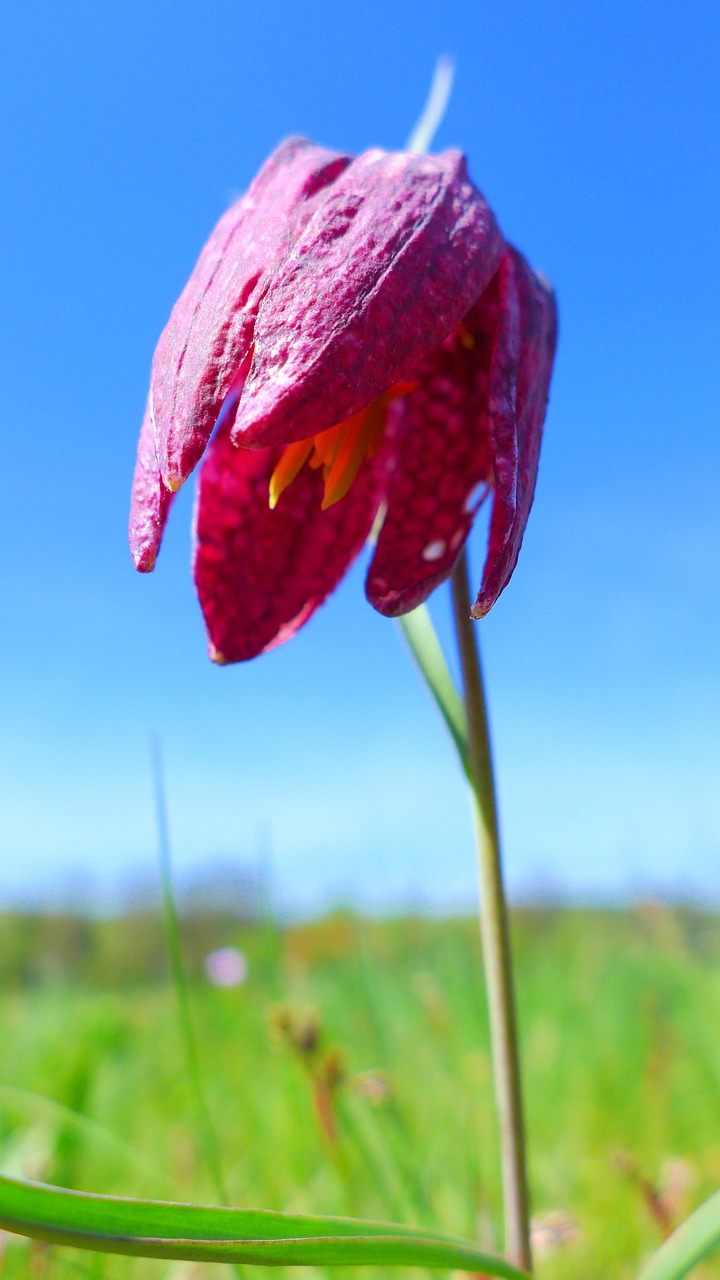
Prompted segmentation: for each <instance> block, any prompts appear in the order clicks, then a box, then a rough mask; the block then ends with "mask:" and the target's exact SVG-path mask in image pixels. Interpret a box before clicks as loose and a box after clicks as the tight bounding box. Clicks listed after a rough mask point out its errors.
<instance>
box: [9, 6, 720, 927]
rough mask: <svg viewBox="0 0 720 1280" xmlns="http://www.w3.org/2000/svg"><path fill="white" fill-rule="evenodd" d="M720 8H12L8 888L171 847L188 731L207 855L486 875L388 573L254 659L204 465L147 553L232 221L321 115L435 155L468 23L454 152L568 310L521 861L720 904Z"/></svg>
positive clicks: (566, 878)
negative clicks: (214, 521) (438, 79)
mask: <svg viewBox="0 0 720 1280" xmlns="http://www.w3.org/2000/svg"><path fill="white" fill-rule="evenodd" d="M719 27H720V19H719V18H718V12H717V7H716V6H715V5H714V4H711V3H707V4H704V3H690V4H682V5H681V4H680V3H655V4H650V3H640V4H635V5H627V4H626V3H604V4H600V5H598V6H580V5H577V4H576V3H573V2H572V0H564V2H563V0H559V2H558V3H551V4H543V5H539V4H535V3H529V0H526V2H523V0H519V2H518V3H514V4H511V5H508V4H506V3H500V2H499V0H493V2H491V3H487V4H483V5H478V4H477V2H476V0H446V2H445V3H443V4H442V5H440V4H431V3H423V2H422V0H413V2H412V3H410V2H409V0H397V2H396V3H394V4H393V5H392V6H387V5H386V4H381V3H379V0H370V2H369V3H365V4H362V5H337V4H334V3H330V2H329V0H314V3H313V4H312V5H311V4H309V3H299V2H294V0H284V2H283V3H280V2H279V0H265V2H264V3H262V4H259V5H258V4H254V5H250V4H245V3H241V2H240V0H203V2H202V3H200V0H189V2H188V3H185V4H181V5H178V4H177V3H175V2H173V3H170V0H167V2H166V0H142V3H141V2H140V0H123V3H122V4H120V3H115V2H114V0H107V2H106V3H104V4H101V5H98V4H95V3H92V2H91V0H67V2H66V3H63V4H62V5H58V4H55V3H46V4H42V3H34V2H33V0H29V3H28V4H26V5H24V6H20V7H18V6H13V7H12V9H8V10H7V11H6V13H5V15H4V17H3V18H2V19H1V20H0V28H1V30H0V86H1V87H0V96H1V97H2V99H3V101H2V104H1V105H2V110H1V111H0V142H1V144H2V154H3V157H4V167H5V183H4V188H5V189H4V192H3V195H2V201H1V203H0V231H1V233H2V245H3V250H4V252H3V254H2V267H1V273H2V285H1V287H2V296H3V300H4V305H3V307H2V312H1V313H0V330H1V333H0V349H1V350H2V377H1V378H0V414H1V415H2V422H3V442H4V443H3V462H2V468H1V469H0V499H1V501H0V522H1V523H2V546H3V549H4V554H3V557H2V568H1V569H0V573H1V574H2V579H3V598H4V603H5V621H4V625H3V627H2V629H1V630H0V668H1V670H2V684H1V687H2V693H1V695H0V697H1V704H0V708H1V710H0V811H1V812H2V823H1V827H0V894H4V895H5V896H6V897H7V896H9V895H10V896H12V895H15V896H17V895H23V894H26V895H27V894H31V893H37V892H42V891H44V890H45V889H46V888H47V887H50V886H55V885H57V884H59V883H61V882H62V881H63V880H64V879H66V878H67V877H69V876H77V875H78V874H80V873H82V874H83V875H85V876H87V877H88V879H89V881H90V882H91V884H92V885H94V886H95V887H96V888H97V890H98V891H102V892H103V893H104V894H105V896H106V897H107V896H108V895H112V894H114V893H120V892H121V888H122V885H123V883H124V882H125V881H126V880H127V878H128V877H130V876H136V875H142V874H143V873H149V874H152V873H153V869H154V859H155V851H154V821H153V813H152V804H151V787H150V778H149V758H148V737H149V734H150V732H151V730H153V729H155V730H157V731H158V732H159V733H160V734H161V735H162V739H163V743H164V750H165V756H166V764H167V779H168V797H169V803H170V809H171V826H172V832H173V843H174V849H175V856H176V860H177V862H178V864H179V865H180V867H181V868H183V869H184V870H189V869H192V868H201V867H203V866H207V865H210V864H211V863H212V862H214V861H216V860H218V859H232V858H238V859H242V858H248V859H251V860H252V859H255V858H256V857H257V856H258V850H259V849H260V848H262V849H265V850H266V851H269V857H270V861H271V865H272V874H273V879H274V883H275V888H276V891H277V893H278V895H279V896H280V897H281V898H282V899H283V901H286V902H292V903H295V904H302V905H306V906H309V905H312V904H314V903H317V902H320V901H327V900H329V899H332V898H337V897H345V898H347V897H351V896H353V897H355V898H356V899H358V900H360V901H364V902H373V903H376V904H382V903H389V902H393V901H394V902H399V901H407V900H409V901H422V902H425V903H426V904H427V905H437V906H442V905H457V904H459V903H463V902H465V903H467V902H470V901H471V900H472V893H473V889H474V864H473V850H472V838H471V830H470V824H469V818H468V810H467V800H466V796H465V793H464V790H463V786H462V784H461V782H460V780H459V778H458V776H457V772H456V768H455V764H454V760H453V758H452V754H451V751H450V749H449V747H448V745H447V743H446V741H445V738H444V733H443V730H442V727H441V725H440V724H439V722H438V720H437V718H436V715H435V712H434V710H433V708H432V707H431V705H430V704H429V702H428V700H427V698H426V696H425V694H424V692H423V690H422V688H421V686H420V684H419V681H418V679H417V676H416V674H415V672H414V670H413V669H412V667H411V665H410V663H409V661H408V659H407V656H406V654H405V653H404V651H403V649H402V646H401V643H400V641H399V638H398V635H397V632H396V629H395V627H394V625H393V624H392V623H389V622H387V621H385V620H384V619H382V618H380V617H378V616H377V615H375V614H374V613H373V612H372V610H371V609H370V608H369V606H367V605H366V603H365V602H364V598H363V595H362V567H358V568H357V569H356V571H354V572H353V573H352V574H351V575H350V577H349V578H348V579H347V581H346V582H345V583H344V584H343V586H342V588H341V589H340V590H339V591H338V593H337V594H336V595H335V596H334V597H333V598H332V599H331V601H330V602H329V603H328V604H327V605H326V606H325V608H324V609H323V610H322V611H321V612H320V613H319V614H318V615H316V617H315V618H314V620H313V621H312V622H311V624H310V625H309V626H308V627H307V628H306V629H305V630H304V631H303V632H302V633H301V635H299V636H298V637H297V638H296V639H295V640H294V641H293V642H292V643H291V644H290V645H287V646H285V647H284V648H283V649H281V650H278V651H277V652H275V653H273V654H270V655H268V656H266V657H264V658H262V659H260V660H258V661H256V662H254V663H250V664H246V665H243V666H238V667H233V668H226V669H222V670H220V669H217V668H215V667H214V666H213V665H212V664H211V663H210V662H209V661H208V660H207V657H206V655H205V643H204V635H203V628H202V623H201V619H200V616H199V611H198V608H197V605H196V602H195V599H194V595H193V590H192V585H191V581H190V576H189V571H188V558H189V521H190V509H191V501H192V498H191V494H190V493H189V492H188V493H183V495H182V496H181V499H180V500H179V501H178V503H177V504H176V507H175V509H174V511H173V518H172V521H171V527H170V529H169V534H168V537H167V540H166V543H165V545H164V547H163V551H162V554H161V557H160V560H159V563H158V568H157V571H156V573H155V574H154V575H152V576H150V577H148V578H142V577H139V576H136V575H135V574H134V573H133V571H132V568H131V565H130V561H129V557H128V553H127V550H126V545H125V530H126V520H127V501H128V488H129V483H130V476H131V472H132V466H133V461H134V451H135V442H136V435H137V429H138V426H139V422H140V418H141V414H142V409H143V404H144V398H145V393H146V383H147V376H148V369H149V362H150V358H151V355H152V351H153V348H154V345H155V342H156V339H157V337H158V334H159V332H160V330H161V328H162V326H163V324H164V323H165V320H166V319H167V315H168V313H169V311H170V308H171V306H172V304H173V301H174V299H175V297H176V295H177V294H178V292H179V290H180V288H181V287H182V285H183V283H184V280H185V278H186V276H187V275H188V273H189V271H190V269H191V267H192V265H193V263H194V261H195V258H196V256H197V253H198V252H199V249H200V247H201V245H202V243H203V241H204V240H205V238H206V236H207V234H208V232H209V231H210V229H211V227H212V225H213V223H214V222H215V220H216V219H217V217H218V216H219V215H220V213H222V211H223V210H224V208H225V207H226V206H227V204H228V203H229V202H230V200H231V199H233V198H234V197H235V196H236V195H237V194H238V193H239V192H240V191H241V190H242V189H243V188H244V187H245V186H246V185H247V183H248V182H249V180H250V179H251V178H252V176H253V174H254V173H255V172H256V170H257V169H258V167H259V165H260V164H261V163H262V160H263V159H264V158H265V156H266V155H267V154H268V153H269V151H270V150H271V149H272V148H273V147H274V146H275V145H276V143H277V142H278V141H279V140H280V138H282V137H283V136H285V135H287V134H289V133H298V132H304V133H307V134H309V135H310V136H312V137H314V138H315V139H316V140H317V141H319V142H322V143H325V144H326V145H329V146H331V147H337V148H341V149H343V150H345V149H349V150H352V151H359V150H362V149H364V148H365V147H367V146H370V145H382V146H386V147H390V148H393V147H400V146H402V144H403V141H404V139H405V137H406V136H407V133H408V130H409V128H410V126H411V125H412V123H413V122H414V119H415V117H416V116H417V114H418V111H419V109H420V107H421V105H422V102H423V99H424V96H425V93H426V90H427V85H428V82H429V78H430V75H431V71H432V67H433V64H434V61H435V58H436V56H437V55H438V54H439V53H441V52H443V51H447V52H449V53H450V54H451V55H453V56H454V57H455V59H456V63H457V79H456V88H455V92H454V95H453V99H452V102H451V105H450V109H449V111H448V113H447V116H446V119H445V121H444V123H443V125H442V127H441V129H440V132H439V134H438V137H437V140H436V145H437V146H438V147H443V146H447V145H454V144H457V145H460V146H462V147H463V149H464V150H465V151H466V152H467V153H468V156H469V161H470V168H471V173H472V175H473V177H474V179H475V181H476V183H477V184H478V186H480V188H481V189H482V190H483V191H484V193H485V195H486V196H487V198H488V199H489V200H490V202H491V204H492V205H493V208H494V209H495V211H496V214H497V217H498V220H499V222H500V224H501V226H502V228H503V230H504V231H505V233H506V234H507V236H508V237H509V238H510V239H512V240H514V241H515V242H516V243H517V244H518V246H519V247H520V248H522V250H523V251H524V252H525V254H526V255H527V256H528V257H529V258H530V260H531V261H532V262H533V263H534V264H535V265H536V266H538V267H540V268H542V269H543V270H544V271H545V272H546V274H547V275H549V276H550V277H551V279H552V280H553V282H554V284H555V286H556V289H557V292H558V297H559V304H560V317H561V338H560V349H559V357H558V362H557V368H556V375H555V380H554V385H553V391H552V399H551V406H550V411H549V415H548V420H547V426H546V437H545V443H544V447H543V454H542V458H541V472H540V478H539V483H538V490H537V497H536V503H535V507H534V510H533V513H532V517H531V521H530V525H529V528H528V533H527V536H526V541H525V546H524V548H523V555H522V557H521V562H520V566H519V568H518V571H517V573H516V576H515V578H514V579H513V582H512V583H511V585H510V587H509V589H508V590H507V591H506V593H505V595H504V596H503V597H502V599H501V601H500V602H499V604H498V605H497V607H496V609H495V610H494V612H493V614H492V615H491V616H490V618H488V619H487V620H486V621H485V622H483V623H482V624H481V625H480V635H481V641H482V645H483V650H484V656H485V663H486V669H487V676H488V683H489V688H490V697H491V705H492V716H493V722H494V730H495V740H496V748H497V762H498V769H499V775H500V795H501V802H502V818H503V828H504V832H505V849H506V860H507V867H508V876H509V880H510V883H511V886H512V888H513V891H514V892H515V893H516V894H527V893H529V892H531V891H533V890H543V891H545V892H547V891H550V890H552V891H563V892H565V893H571V894H574V895H576V896H592V895H598V894H601V895H604V896H608V895H610V896H612V895H624V894H627V893H634V892H646V891H649V890H653V891H654V890H663V891H668V892H686V893H692V894H695V895H698V894H699V895H701V896H702V897H703V898H714V899H717V898H718V896H720V785H719V782H720V670H719V668H718V660H717V651H718V644H717V637H718V635H719V634H720V600H719V595H718V576H719V575H718V566H719V564H720V514H719V510H718V501H717V486H718V475H719V474H720V438H719V433H718V402H719V400H720V395H719V392H720V387H719V385H718V384H719V381H720V375H719V370H720V362H719V361H718V358H717V350H718V345H719V343H720V315H719V311H720V308H719V305H718V284H719V277H720V272H719V269H718V268H719V266H720V263H719V261H718V259H719V256H720V254H719V250H718V234H717V210H718V206H719V204H720V180H719V178H718V165H717V154H716V146H717V136H718V124H719V123H720V89H719V81H718V76H717V67H716V54H715V50H716V49H717V46H718V36H719V35H720V30H719ZM473 551H474V554H473V560H474V564H475V566H476V567H479V564H480V561H481V557H482V551H483V548H482V546H481V545H480V543H479V542H478V541H477V540H476V543H475V545H474V549H473ZM434 609H435V612H436V614H437V616H438V620H439V624H440V626H441V627H442V629H443V634H444V635H446V636H448V638H449V632H448V630H447V618H446V609H447V605H446V601H445V599H444V594H443V593H438V594H437V595H436V597H435V599H434Z"/></svg>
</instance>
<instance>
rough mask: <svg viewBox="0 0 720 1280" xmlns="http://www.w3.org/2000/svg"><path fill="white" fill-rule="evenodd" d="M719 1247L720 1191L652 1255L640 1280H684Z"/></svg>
mask: <svg viewBox="0 0 720 1280" xmlns="http://www.w3.org/2000/svg"><path fill="white" fill-rule="evenodd" d="M718 1248H720V1191H717V1192H716V1193H715V1195H714V1196H711V1197H710V1199H709V1200H706V1201H705V1203H704V1204H701V1205H700V1208H699V1209H696V1210H695V1212H694V1213H691V1215H690V1217H689V1218H687V1219H686V1221H685V1222H683V1223H682V1224H681V1226H679V1227H678V1229H677V1231H673V1233H672V1235H671V1236H670V1237H669V1239H668V1240H666V1241H665V1243H664V1244H663V1245H661V1247H660V1248H659V1249H658V1250H657V1252H656V1253H654V1254H653V1256H652V1257H651V1259H650V1261H649V1262H648V1263H647V1264H646V1265H645V1267H643V1270H642V1271H641V1273H640V1275H639V1277H638V1280H681V1278H682V1277H683V1276H686V1275H688V1274H689V1273H690V1271H692V1269H693V1267H696V1266H698V1264H699V1263H701V1262H704V1261H705V1259H706V1258H707V1257H709V1255H710V1254H711V1253H712V1252H713V1251H714V1250H715V1249H718Z"/></svg>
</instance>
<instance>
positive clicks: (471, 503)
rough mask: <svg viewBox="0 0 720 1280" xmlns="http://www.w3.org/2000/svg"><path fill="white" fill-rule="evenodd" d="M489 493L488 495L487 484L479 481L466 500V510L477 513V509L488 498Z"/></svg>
mask: <svg viewBox="0 0 720 1280" xmlns="http://www.w3.org/2000/svg"><path fill="white" fill-rule="evenodd" d="M487 493H488V486H487V484H486V482H485V481H484V480H479V481H478V483H477V484H474V485H473V487H472V489H471V490H470V492H469V494H468V496H467V498H466V499H465V510H466V511H467V512H475V511H476V509H477V508H478V507H479V506H480V504H481V502H484V500H485V498H486V497H487Z"/></svg>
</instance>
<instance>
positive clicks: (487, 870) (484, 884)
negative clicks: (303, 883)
mask: <svg viewBox="0 0 720 1280" xmlns="http://www.w3.org/2000/svg"><path fill="white" fill-rule="evenodd" d="M452 596H453V610H454V616H455V629H456V633H457V641H458V648H459V651H460V662H461V666H462V674H463V686H464V692H465V713H466V717H467V734H468V751H469V765H470V778H471V782H472V792H473V810H474V814H475V829H476V836H477V846H478V857H479V861H480V929H481V935H482V948H483V961H484V965H485V984H486V988H487V997H488V1007H489V1013H490V1039H491V1046H492V1063H493V1079H494V1085H495V1101H496V1105H497V1110H498V1119H499V1126H500V1147H501V1155H502V1181H503V1202H504V1207H505V1252H506V1254H507V1257H508V1258H509V1259H510V1261H511V1262H514V1263H515V1264H516V1265H517V1266H520V1267H522V1268H524V1269H525V1270H530V1267H531V1265H532V1259H531V1253H530V1213H529V1203H528V1189H527V1174H526V1159H525V1131H524V1127H523V1112H522V1089H521V1083H520V1056H519V1051H518V1031H517V1022H516V1017H515V1002H514V998H513V975H512V956H511V948H510V929H509V923H508V911H507V902H506V899H505V890H504V887H503V877H502V862H501V856H500V834H499V828H498V814H497V803H496V798H495V782H494V778H493V764H492V749H491V746H490V731H489V726H488V715H487V707H486V702H485V690H484V686H483V677H482V668H481V665H480V653H479V650H478V646H477V640H476V635H475V625H474V624H473V622H472V621H471V618H470V591H469V585H468V569H467V556H466V553H465V552H463V554H462V555H461V557H460V559H459V560H458V563H457V565H456V568H455V572H454V574H453V578H452Z"/></svg>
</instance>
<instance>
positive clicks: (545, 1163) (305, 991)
mask: <svg viewBox="0 0 720 1280" xmlns="http://www.w3.org/2000/svg"><path fill="white" fill-rule="evenodd" d="M1 923H2V933H1V936H2V941H1V942H0V981H1V982H2V989H3V994H2V996H1V997H0V1037H1V1042H2V1065H1V1069H0V1163H1V1164H2V1167H3V1169H4V1171H6V1172H12V1173H15V1174H18V1175H21V1176H26V1177H34V1178H40V1179H43V1180H48V1181H51V1182H56V1183H60V1184H63V1185H66V1186H71V1187H77V1188H82V1189H85V1190H96V1191H104V1192H112V1193H117V1194H126V1195H143V1196H152V1197H157V1198H166V1199H198V1200H207V1201H212V1200H213V1199H214V1198H215V1196H214V1190H213V1185H212V1181H211V1179H210V1177H209V1175H208V1172H207V1169H206V1167H205V1164H204V1162H203V1159H202V1144H201V1142H200V1141H199V1138H198V1132H197V1126H196V1124H195V1114H194V1110H193V1102H192V1092H191V1090H190V1087H189V1084H188V1078H187V1072H186V1069H185V1064H184V1057H183V1053H182V1049H181V1041H180V1037H179V1033H178V1024H177V1015H176V1008H175V1003H174V995H173V991H172V988H171V987H170V985H169V980H168V977H167V972H166V968H165V961H164V947H163V940H162V929H161V926H160V924H159V922H158V921H157V920H156V919H154V918H153V917H152V916H150V915H138V916H135V917H129V918H126V919H124V920H117V921H105V922H88V921H81V920H73V919H71V918H66V919H48V918H42V917H20V916H17V915H15V916H6V917H4V918H3V919H2V922H1ZM514 930H515V935H514V936H515V945H516V952H517V961H518V998H519V1006H520V1019H521V1025H522V1036H523V1060H524V1071H525V1088H526V1098H527V1113H528V1128H529V1135H530V1165H531V1182H532V1199H533V1205H534V1211H535V1220H536V1221H535V1238H536V1244H537V1253H538V1275H539V1276H540V1277H541V1280H544V1278H547V1280H565V1278H566V1277H571V1276H572V1277H574V1278H576V1280H594V1278H595V1277H597V1278H598V1280H600V1278H601V1277H602V1280H615V1278H617V1280H624V1278H625V1277H627V1278H628V1280H631V1278H632V1277H633V1276H634V1275H635V1273H636V1270H637V1267H638V1264H639V1262H640V1261H641V1259H642V1258H643V1256H644V1255H646V1254H647V1253H648V1252H649V1251H650V1250H651V1249H652V1248H653V1247H655V1246H656V1245H657V1243H658V1242H659V1241H660V1239H661V1238H662V1233H663V1230H665V1229H667V1227H668V1226H669V1225H670V1224H672V1223H673V1222H675V1221H676V1220H678V1219H679V1218H680V1217H682V1216H684V1215H685V1213H686V1212H687V1211H688V1210H689V1209H690V1208H691V1207H692V1206H693V1205H694V1204H696V1203H698V1202H699V1201H700V1199H702V1198H703V1197H704V1196H705V1195H706V1194H709V1193H710V1192H711V1191H712V1190H714V1189H716V1188H717V1187H718V1186H720V1032H719V1028H720V922H719V921H718V920H717V919H716V918H714V917H712V916H709V915H707V916H706V915H702V914H699V913H692V912H688V911H670V910H669V909H667V908H664V907H661V906H659V905H657V904H647V905H645V906H642V907H638V908H637V909H636V910H634V911H632V912H623V913H620V912H618V913H614V912H601V911H597V912H586V911H574V910H573V911H571V910H562V911H561V910H558V911H551V910H540V909H538V910H526V911H522V912H518V913H516V915H515V918H514ZM228 943H233V944H235V945H238V946H240V947H241V948H242V949H243V951H244V952H245V953H246V955H247V957H248V960H249V976H248V978H247V981H246V982H245V983H244V985H242V986H241V987H236V988H233V989H229V990H223V989H218V988H215V987H212V986H211V985H210V984H209V983H208V982H207V980H206V979H205V978H204V976H203V970H202V959H203V956H204V955H205V954H206V953H207V951H209V950H211V949H212V948H213V947H217V946H220V945H225V944H228ZM184 946H185V952H186V956H187V963H188V968H189V971H190V974H191V995H192V1000H193V1011H194V1018H195V1026H196V1031H197V1036H198V1040H199V1044H200V1048H201V1054H202V1062H203V1069H204V1076H205V1084H206V1091H207V1096H208V1101H209V1106H210V1109H211V1112H212V1116H213V1119H214V1123H215V1126H216V1129H217V1133H218V1138H219V1142H220V1145H221V1149H222V1161H223V1167H224V1175H225V1179H226V1182H227V1186H228V1189H229V1194H230V1197H231V1199H232V1201H233V1202H235V1203H246V1204H254V1205H258V1206H264V1207H268V1208H276V1209H287V1210H294V1211H300V1212H303V1211H318V1212H325V1213H340V1214H344V1213H352V1214H355V1215H358V1216H366V1217H381V1218H382V1217H385V1218H387V1217H392V1218H396V1219H399V1220H405V1221H408V1222H410V1221H415V1222H418V1223H421V1224H423V1225H428V1226H435V1227H437V1228H440V1229H443V1230H445V1231H449V1232H452V1233H454V1234H462V1235H466V1236H475V1237H477V1238H479V1239H481V1240H482V1241H483V1242H484V1243H486V1244H488V1245H496V1244H497V1229H498V1221H499V1188H498V1170H497V1141H496V1134H495V1125H494V1119H493V1103H492V1082H491V1073H490V1062H489V1054H488V1030H487V1021H486V1014H485V1008H484V1000H483V995H482V989H481V985H480V971H479V947H478V942H477V934H476V928H475V924H474V922H473V921H472V920H467V921H465V920H449V921H428V920H424V919H406V920H394V921H384V922H367V921H361V920H358V919H355V918H353V917H352V916H349V915H347V916H346V915H337V916H334V917H330V918H327V919H324V920H321V921H319V922H316V923H313V924H309V925H302V926H299V925H296V926H293V927H289V928H285V929H280V928H278V927H275V926H273V925H269V924H268V925H262V926H242V925H239V924H238V923H237V922H234V921H232V920H231V919H229V918H225V919H223V918H222V917H219V916H218V917H214V916H205V917H202V918H196V919H190V920H188V921H187V922H186V924H185V926H184ZM1 1265H2V1274H3V1275H4V1276H7V1277H19V1276H26V1275H31V1276H33V1277H37V1278H40V1280H44V1277H56V1276H57V1277H60V1276H62V1277H65V1276H67V1277H68V1278H69V1277H71V1276H77V1275H79V1274H85V1275H89V1276H93V1277H99V1276H107V1277H108V1278H109V1280H112V1278H114V1277H117V1278H118V1280H121V1277H131V1276H132V1277H141V1276H142V1277H144V1276H149V1277H153V1276H158V1277H159V1276H161V1275H162V1276H164V1275H170V1274H172V1275H173V1276H174V1277H176V1280H180V1278H182V1280H187V1277H188V1276H190V1275H191V1273H192V1272H194V1271H200V1270H203V1268H199V1267H195V1266H194V1265H191V1264H169V1263H163V1262H149V1261H144V1260H131V1259H123V1258H117V1257H103V1256H97V1257H95V1256H93V1255H90V1254H81V1253H77V1252H73V1251H72V1250H51V1249H49V1248H46V1247H45V1246H41V1245H37V1244H36V1245H28V1244H26V1243H25V1242H20V1241H18V1240H15V1239H13V1238H10V1237H6V1238H4V1240H3V1241H2V1263H1ZM204 1270H205V1271H207V1272H209V1270H210V1268H207V1267H206V1268H204ZM256 1274H257V1275H259V1274H260V1273H259V1272H258V1273H256ZM705 1274H706V1275H707V1276H713V1275H718V1276H720V1263H715V1264H710V1265H709V1266H708V1267H707V1268H706V1271H705Z"/></svg>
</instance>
